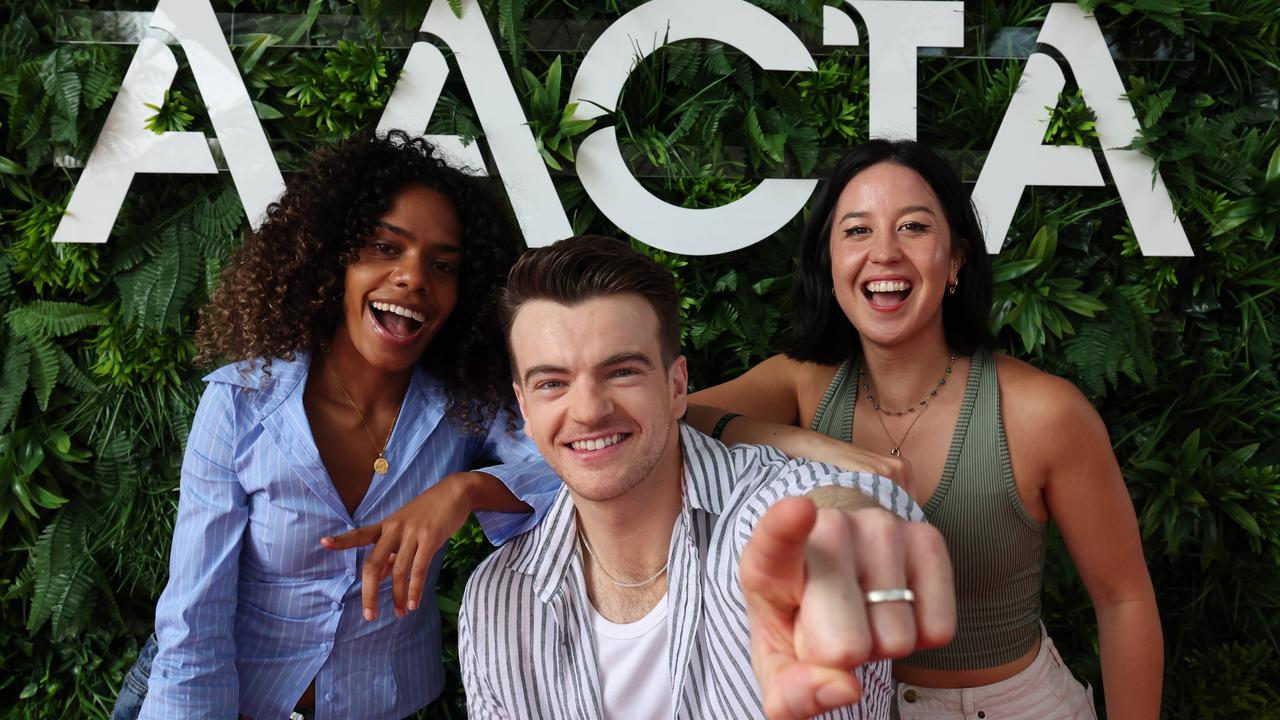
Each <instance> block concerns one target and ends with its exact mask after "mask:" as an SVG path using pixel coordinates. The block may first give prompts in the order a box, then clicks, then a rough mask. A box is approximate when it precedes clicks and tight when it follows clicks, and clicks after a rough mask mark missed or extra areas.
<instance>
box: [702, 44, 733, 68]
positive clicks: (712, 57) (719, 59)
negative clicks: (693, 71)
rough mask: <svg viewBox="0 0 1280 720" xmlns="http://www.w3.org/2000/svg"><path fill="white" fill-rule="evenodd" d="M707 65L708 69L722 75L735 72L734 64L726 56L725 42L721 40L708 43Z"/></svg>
mask: <svg viewBox="0 0 1280 720" xmlns="http://www.w3.org/2000/svg"><path fill="white" fill-rule="evenodd" d="M705 66H706V68H707V70H709V71H710V72H712V73H714V74H716V75H720V76H721V77H725V76H729V75H732V74H733V65H732V64H730V63H729V58H727V57H725V54H724V44H722V43H719V42H713V43H710V44H708V45H707V59H706V61H705Z"/></svg>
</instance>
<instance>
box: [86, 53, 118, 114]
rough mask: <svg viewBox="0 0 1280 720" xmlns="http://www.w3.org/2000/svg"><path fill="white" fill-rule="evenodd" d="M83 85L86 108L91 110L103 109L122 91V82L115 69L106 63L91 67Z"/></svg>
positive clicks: (95, 64)
mask: <svg viewBox="0 0 1280 720" xmlns="http://www.w3.org/2000/svg"><path fill="white" fill-rule="evenodd" d="M82 84H83V88H82V92H83V95H84V106H85V107H87V108H89V109H90V110H97V109H98V108H100V107H102V105H103V104H104V103H106V102H107V101H108V100H110V99H111V98H112V97H113V96H114V95H115V94H116V91H117V90H119V89H120V81H119V80H118V79H117V77H116V73H115V71H114V69H113V68H111V67H110V66H108V65H106V64H105V63H101V64H100V63H94V64H93V65H90V66H89V70H88V72H86V73H85V76H84V80H83V83H82Z"/></svg>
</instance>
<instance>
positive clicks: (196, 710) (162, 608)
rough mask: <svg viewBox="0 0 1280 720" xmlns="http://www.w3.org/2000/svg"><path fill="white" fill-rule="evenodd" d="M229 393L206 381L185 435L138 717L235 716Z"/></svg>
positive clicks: (235, 520) (240, 504) (234, 507)
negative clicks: (165, 577)
mask: <svg viewBox="0 0 1280 720" xmlns="http://www.w3.org/2000/svg"><path fill="white" fill-rule="evenodd" d="M235 391H236V388H234V387H231V386H228V385H225V384H222V383H212V384H210V385H209V387H208V388H207V389H206V390H205V393H204V397H203V398H201V400H200V406H199V408H198V409H197V410H196V416H195V421H194V423H193V424H192V428H191V434H190V436H189V437H188V440H187V450H186V455H185V456H184V458H183V461H182V481H181V491H180V492H181V494H180V496H179V500H178V518H177V522H176V525H175V528H174V535H173V546H172V549H171V550H170V553H169V582H168V585H166V586H165V589H164V593H163V594H162V595H161V597H160V602H159V603H158V605H157V606H156V636H157V638H158V639H159V645H160V649H159V652H158V653H157V654H156V658H155V661H154V663H153V665H152V671H151V679H150V683H149V688H148V692H147V698H146V701H145V702H144V704H143V706H142V712H141V715H140V717H141V718H144V720H145V719H148V718H157V719H159V718H173V717H184V718H228V719H234V718H236V717H238V714H239V713H238V708H239V701H240V689H239V679H238V676H237V674H236V666H235V659H236V645H235V638H234V637H233V631H234V628H235V617H236V602H237V582H238V576H239V564H240V548H241V543H242V541H243V538H244V532H245V527H246V524H247V522H248V509H247V504H246V496H245V494H244V491H243V489H242V487H241V485H240V482H239V479H238V478H237V476H236V472H235V470H234V467H235V451H236V450H235V427H236V417H235V415H236V413H235V406H234V394H235Z"/></svg>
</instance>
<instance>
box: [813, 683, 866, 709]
mask: <svg viewBox="0 0 1280 720" xmlns="http://www.w3.org/2000/svg"><path fill="white" fill-rule="evenodd" d="M817 698H818V704H819V705H821V706H822V707H825V708H837V707H844V706H845V705H852V704H853V702H854V701H855V700H857V697H856V695H855V694H854V692H853V690H852V689H851V688H849V687H848V686H841V685H835V684H831V685H823V686H822V687H820V688H818V695H817Z"/></svg>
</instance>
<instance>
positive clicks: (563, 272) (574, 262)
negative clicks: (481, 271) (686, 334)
mask: <svg viewBox="0 0 1280 720" xmlns="http://www.w3.org/2000/svg"><path fill="white" fill-rule="evenodd" d="M627 293H631V294H635V295H639V296H641V297H643V298H644V299H645V300H646V301H647V302H648V303H649V306H650V307H652V308H653V312H654V314H655V315H657V316H658V346H659V347H660V348H661V350H662V360H663V362H664V363H665V364H667V365H670V364H671V363H672V362H674V361H675V359H676V357H678V356H679V355H680V309H679V308H680V295H679V293H677V292H676V282H675V278H674V277H672V275H671V273H670V272H669V271H667V270H666V269H664V268H663V267H662V266H661V265H659V264H658V263H656V262H654V261H653V260H651V259H650V258H648V257H646V256H645V255H644V254H643V253H640V252H637V251H636V250H633V249H632V248H631V246H630V245H628V244H627V243H625V242H623V241H621V240H618V239H617V238H611V237H607V236H604V235H578V236H576V237H571V238H568V239H567V240H560V241H559V242H556V243H553V244H551V245H548V246H546V247H540V248H534V249H532V250H528V251H526V252H525V253H524V254H523V255H521V256H520V259H519V260H517V261H516V264H515V265H514V266H513V267H512V268H511V272H510V273H509V274H508V275H507V287H506V288H505V289H504V290H502V291H500V293H499V296H498V299H499V304H500V308H499V310H500V312H501V315H502V324H503V329H504V331H505V333H506V337H507V348H508V350H509V349H510V347H511V324H512V322H513V321H514V320H515V317H516V313H517V312H519V310H520V306H522V305H524V304H525V303H527V302H529V301H531V300H550V301H551V302H554V303H559V304H561V305H570V306H572V305H577V304H578V303H581V302H585V301H587V300H591V299H593V298H597V297H605V296H610V295H623V294H627ZM511 366H512V367H511V371H512V372H513V373H515V372H517V370H516V368H515V362H514V361H513V362H512V363H511Z"/></svg>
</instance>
